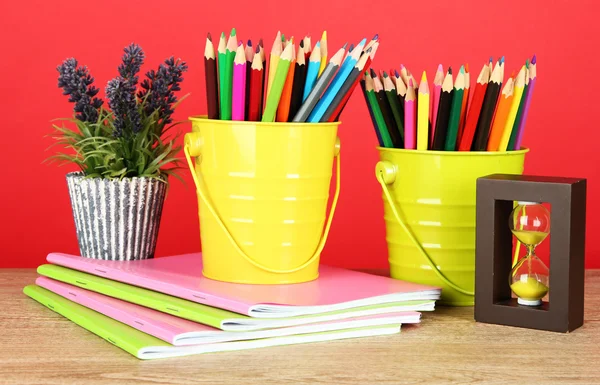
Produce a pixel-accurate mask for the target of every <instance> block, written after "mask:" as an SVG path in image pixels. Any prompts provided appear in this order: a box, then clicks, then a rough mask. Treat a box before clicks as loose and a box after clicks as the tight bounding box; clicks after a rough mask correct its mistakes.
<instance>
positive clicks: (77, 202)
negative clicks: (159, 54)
mask: <svg viewBox="0 0 600 385" xmlns="http://www.w3.org/2000/svg"><path fill="white" fill-rule="evenodd" d="M124 51H125V54H124V55H123V58H122V63H121V64H120V65H119V67H118V71H119V76H117V77H115V78H114V79H112V80H110V81H109V82H108V84H107V86H106V99H107V102H108V103H107V104H108V108H105V103H104V101H103V100H102V99H100V98H98V97H97V94H98V91H99V90H98V88H96V87H95V86H94V78H93V77H92V76H91V75H90V73H89V71H88V68H87V67H86V66H78V63H77V60H75V59H74V58H70V59H66V60H65V61H64V62H63V63H62V64H61V65H59V66H58V67H57V70H58V73H59V76H58V86H59V88H61V89H62V90H63V94H64V95H68V96H69V102H71V103H74V112H75V116H74V118H71V119H62V120H63V121H67V122H70V123H72V126H73V127H72V128H67V127H65V126H64V125H63V126H58V125H54V128H55V129H56V135H54V138H55V139H56V143H55V144H56V145H59V146H62V147H63V150H66V151H61V152H60V153H58V154H56V155H54V156H53V157H52V159H55V160H59V161H61V162H62V163H70V164H76V165H77V166H78V167H79V169H80V170H79V171H77V172H71V173H68V174H67V185H68V188H69V194H70V197H71V206H72V209H73V217H74V220H75V228H76V230H77V239H78V242H79V249H80V251H81V255H82V256H84V257H88V258H95V259H106V260H119V261H124V260H135V259H146V258H152V257H153V256H154V250H155V248H156V240H157V236H158V229H159V224H160V218H161V212H162V207H163V203H164V199H165V195H166V191H167V185H168V176H170V175H173V176H177V175H176V173H175V172H176V169H178V168H179V167H178V163H179V159H178V158H177V153H178V152H179V150H180V147H179V146H177V145H176V143H175V141H176V138H177V137H178V135H179V134H178V133H172V132H171V131H170V129H171V128H172V127H173V126H174V125H175V124H173V123H172V118H171V117H172V114H173V112H174V109H175V107H176V106H177V105H178V103H179V102H180V101H181V100H179V101H178V100H177V97H176V96H175V93H176V92H177V91H180V84H181V82H182V81H183V77H182V74H183V73H184V72H185V71H187V65H186V63H185V62H183V61H181V60H180V59H177V60H175V59H174V58H173V57H171V58H169V59H167V60H165V61H164V63H162V64H160V66H159V67H158V69H157V70H151V71H149V72H147V73H146V78H145V79H144V80H143V81H142V82H141V83H140V84H139V85H138V73H139V71H140V68H141V66H142V64H143V62H144V52H143V51H142V49H141V48H140V47H139V46H138V45H136V44H131V45H129V46H128V47H126V48H125V49H124Z"/></svg>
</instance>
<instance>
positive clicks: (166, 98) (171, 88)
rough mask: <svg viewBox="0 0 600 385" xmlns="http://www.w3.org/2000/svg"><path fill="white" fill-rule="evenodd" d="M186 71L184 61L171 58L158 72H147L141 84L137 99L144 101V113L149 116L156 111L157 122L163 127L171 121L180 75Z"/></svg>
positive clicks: (181, 78)
mask: <svg viewBox="0 0 600 385" xmlns="http://www.w3.org/2000/svg"><path fill="white" fill-rule="evenodd" d="M187 69H188V67H187V65H186V63H185V62H184V61H181V59H177V60H175V59H174V58H173V57H172V56H171V57H170V58H168V59H167V60H165V62H164V64H161V65H160V66H159V67H158V71H154V70H150V71H148V73H147V74H146V77H147V79H144V81H142V83H141V87H142V90H141V91H140V92H139V93H138V98H140V100H145V101H146V104H145V113H146V114H147V115H151V114H152V113H154V112H155V111H158V120H159V121H160V122H161V124H162V125H163V126H164V125H165V124H169V123H171V122H172V121H173V120H172V119H171V115H172V114H173V108H174V107H173V105H174V104H175V103H177V97H176V96H175V91H180V90H181V87H180V83H181V82H182V81H183V77H182V75H183V73H184V72H185V71H187Z"/></svg>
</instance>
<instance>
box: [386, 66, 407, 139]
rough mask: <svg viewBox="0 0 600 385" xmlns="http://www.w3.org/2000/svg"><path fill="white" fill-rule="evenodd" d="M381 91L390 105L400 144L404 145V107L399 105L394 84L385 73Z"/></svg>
mask: <svg viewBox="0 0 600 385" xmlns="http://www.w3.org/2000/svg"><path fill="white" fill-rule="evenodd" d="M383 89H384V90H385V96H386V97H387V99H388V102H389V103H390V107H391V109H392V115H394V121H395V122H396V127H397V128H398V132H400V138H401V139H402V143H404V107H403V106H401V105H400V101H399V100H398V93H397V91H396V87H395V86H394V82H393V81H392V79H391V78H390V77H389V76H388V74H387V73H386V72H384V73H383Z"/></svg>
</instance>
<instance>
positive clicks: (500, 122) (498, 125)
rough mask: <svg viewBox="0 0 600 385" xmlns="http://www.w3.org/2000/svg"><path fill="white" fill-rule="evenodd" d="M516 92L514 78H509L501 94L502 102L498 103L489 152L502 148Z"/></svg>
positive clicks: (488, 146) (488, 147)
mask: <svg viewBox="0 0 600 385" xmlns="http://www.w3.org/2000/svg"><path fill="white" fill-rule="evenodd" d="M513 91H514V80H513V78H512V77H510V78H508V80H507V81H506V83H504V87H503V88H502V93H501V94H500V101H499V102H498V109H497V110H496V114H495V115H494V122H493V123H492V130H491V133H490V140H489V142H488V145H487V150H488V151H498V148H499V147H500V140H501V139H502V134H503V133H504V127H505V126H506V119H507V118H508V113H509V111H510V107H511V105H512V101H513V96H514V94H513Z"/></svg>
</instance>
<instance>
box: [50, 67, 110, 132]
mask: <svg viewBox="0 0 600 385" xmlns="http://www.w3.org/2000/svg"><path fill="white" fill-rule="evenodd" d="M56 70H57V71H58V73H59V75H58V87H59V88H62V89H63V95H69V102H71V103H75V107H74V111H75V112H76V115H75V118H76V119H79V120H81V121H83V122H91V123H95V122H96V121H97V120H98V109H99V108H100V107H101V106H102V103H103V101H102V100H101V99H98V98H96V97H95V96H96V94H97V93H98V91H99V90H98V88H96V87H94V85H93V83H94V78H93V77H92V76H91V75H90V74H89V72H88V69H87V67H86V66H83V67H77V60H75V59H74V58H69V59H66V60H65V61H64V62H63V63H62V64H61V65H59V66H58V67H56Z"/></svg>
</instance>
